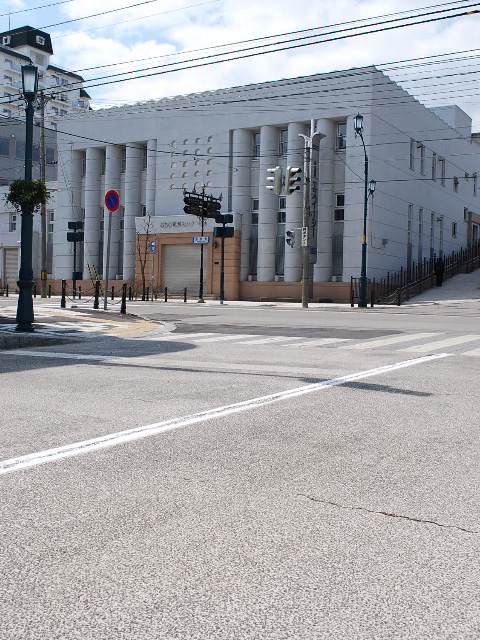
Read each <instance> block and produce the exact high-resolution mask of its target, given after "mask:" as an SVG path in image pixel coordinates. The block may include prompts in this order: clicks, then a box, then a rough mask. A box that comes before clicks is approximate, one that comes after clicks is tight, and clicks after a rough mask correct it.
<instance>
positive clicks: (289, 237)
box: [285, 231, 295, 249]
mask: <svg viewBox="0 0 480 640" xmlns="http://www.w3.org/2000/svg"><path fill="white" fill-rule="evenodd" d="M285 242H286V243H287V244H288V246H289V247H291V248H292V249H293V247H294V246H295V231H285Z"/></svg>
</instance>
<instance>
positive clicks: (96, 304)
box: [93, 280, 100, 309]
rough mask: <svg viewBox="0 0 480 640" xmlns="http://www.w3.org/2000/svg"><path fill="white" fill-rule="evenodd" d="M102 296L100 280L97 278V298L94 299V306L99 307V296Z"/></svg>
mask: <svg viewBox="0 0 480 640" xmlns="http://www.w3.org/2000/svg"><path fill="white" fill-rule="evenodd" d="M99 297H100V280H95V299H94V301H93V308H94V309H98V298H99Z"/></svg>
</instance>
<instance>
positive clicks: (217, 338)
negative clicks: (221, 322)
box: [192, 333, 251, 344]
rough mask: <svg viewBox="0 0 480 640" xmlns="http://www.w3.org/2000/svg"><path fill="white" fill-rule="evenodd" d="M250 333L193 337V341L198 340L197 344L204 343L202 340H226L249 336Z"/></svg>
mask: <svg viewBox="0 0 480 640" xmlns="http://www.w3.org/2000/svg"><path fill="white" fill-rule="evenodd" d="M249 335H251V334H249V333H243V334H240V333H237V334H235V335H229V336H224V335H217V336H215V337H214V338H199V339H198V340H197V339H195V338H194V339H193V340H192V342H196V343H197V344H199V343H202V342H224V341H226V340H238V339H241V338H248V337H249Z"/></svg>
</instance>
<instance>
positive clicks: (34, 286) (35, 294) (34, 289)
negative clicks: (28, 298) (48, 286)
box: [33, 283, 37, 298]
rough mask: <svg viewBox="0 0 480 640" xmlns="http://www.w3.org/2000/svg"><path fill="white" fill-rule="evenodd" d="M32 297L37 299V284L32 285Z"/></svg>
mask: <svg viewBox="0 0 480 640" xmlns="http://www.w3.org/2000/svg"><path fill="white" fill-rule="evenodd" d="M33 297H34V298H36V297H37V283H35V284H34V285H33Z"/></svg>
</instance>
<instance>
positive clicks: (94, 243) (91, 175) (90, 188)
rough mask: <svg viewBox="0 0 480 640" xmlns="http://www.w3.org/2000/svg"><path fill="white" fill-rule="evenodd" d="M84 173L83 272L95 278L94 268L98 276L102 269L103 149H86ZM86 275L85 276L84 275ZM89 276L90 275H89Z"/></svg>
mask: <svg viewBox="0 0 480 640" xmlns="http://www.w3.org/2000/svg"><path fill="white" fill-rule="evenodd" d="M86 156H87V157H86V171H85V237H84V262H83V264H84V270H86V271H87V272H88V267H90V271H91V274H92V277H93V278H95V271H94V267H95V269H96V271H97V274H98V275H100V274H101V271H102V267H103V262H102V260H103V256H100V259H99V255H98V249H99V239H100V218H101V214H102V207H103V204H102V205H101V204H100V202H101V194H100V175H101V169H102V157H103V149H99V148H97V147H88V149H87V151H86ZM85 275H86V274H85ZM89 275H90V274H89Z"/></svg>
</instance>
